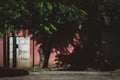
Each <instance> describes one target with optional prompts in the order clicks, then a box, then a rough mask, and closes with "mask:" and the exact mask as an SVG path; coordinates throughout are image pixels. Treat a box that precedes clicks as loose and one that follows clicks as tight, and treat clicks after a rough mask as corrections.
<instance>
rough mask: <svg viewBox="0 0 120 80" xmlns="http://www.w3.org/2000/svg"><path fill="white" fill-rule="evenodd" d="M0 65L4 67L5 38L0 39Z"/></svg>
mask: <svg viewBox="0 0 120 80" xmlns="http://www.w3.org/2000/svg"><path fill="white" fill-rule="evenodd" d="M0 67H3V40H2V39H0Z"/></svg>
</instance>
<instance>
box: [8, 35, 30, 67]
mask: <svg viewBox="0 0 120 80" xmlns="http://www.w3.org/2000/svg"><path fill="white" fill-rule="evenodd" d="M15 49H16V67H17V68H28V67H30V37H16V48H15ZM12 65H13V37H9V67H12Z"/></svg>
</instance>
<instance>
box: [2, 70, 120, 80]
mask: <svg viewBox="0 0 120 80" xmlns="http://www.w3.org/2000/svg"><path fill="white" fill-rule="evenodd" d="M18 71H19V70H18ZM28 73H29V75H22V76H17V75H16V76H7V77H0V80H120V71H119V70H117V71H104V72H100V71H49V70H41V71H37V70H29V71H28ZM16 74H17V73H16Z"/></svg>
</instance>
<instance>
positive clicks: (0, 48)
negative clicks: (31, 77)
mask: <svg viewBox="0 0 120 80" xmlns="http://www.w3.org/2000/svg"><path fill="white" fill-rule="evenodd" d="M24 33H25V36H29V37H30V66H31V67H33V61H34V65H35V66H36V65H39V53H38V48H39V46H40V45H41V44H36V43H37V42H36V40H33V39H32V36H33V35H31V34H28V30H20V31H19V32H18V33H17V34H16V36H23V34H24ZM10 35H11V34H10ZM33 49H34V52H33ZM33 53H34V54H33ZM33 55H34V58H33ZM55 56H56V54H55V53H51V55H50V59H49V63H50V64H52V63H55V62H54V59H55ZM33 59H34V60H33ZM0 67H3V39H2V38H0Z"/></svg>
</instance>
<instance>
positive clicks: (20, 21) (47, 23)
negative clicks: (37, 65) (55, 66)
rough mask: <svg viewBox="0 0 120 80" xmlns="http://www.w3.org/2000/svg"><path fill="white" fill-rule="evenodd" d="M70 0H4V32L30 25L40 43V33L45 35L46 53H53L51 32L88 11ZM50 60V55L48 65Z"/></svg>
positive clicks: (0, 15)
mask: <svg viewBox="0 0 120 80" xmlns="http://www.w3.org/2000/svg"><path fill="white" fill-rule="evenodd" d="M69 3H70V2H69V1H68V0H65V1H56V0H31V1H29V0H20V1H16V0H6V1H4V0H1V1H0V4H1V5H0V27H1V30H0V33H1V34H3V33H4V34H9V33H11V32H12V33H13V35H14V34H16V32H17V31H18V30H20V29H28V30H29V33H30V34H33V35H34V36H36V38H35V39H36V40H37V41H38V43H39V37H40V36H42V37H43V39H44V40H43V41H44V42H42V43H43V45H44V51H45V52H44V53H45V55H46V56H49V53H50V49H51V45H52V44H50V43H52V42H51V41H52V40H51V36H53V35H54V34H55V33H56V32H57V31H59V29H61V26H60V25H63V24H65V23H67V22H72V21H78V23H79V24H80V23H81V21H82V20H84V16H86V15H87V14H86V12H85V11H84V10H82V9H80V8H79V7H77V6H76V5H75V4H72V3H70V4H69ZM64 27H66V26H64ZM45 40H48V41H47V42H46V41H45ZM45 43H47V44H46V45H45ZM47 61H48V57H47V58H46V61H45V63H46V64H45V67H47V64H48V62H47Z"/></svg>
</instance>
